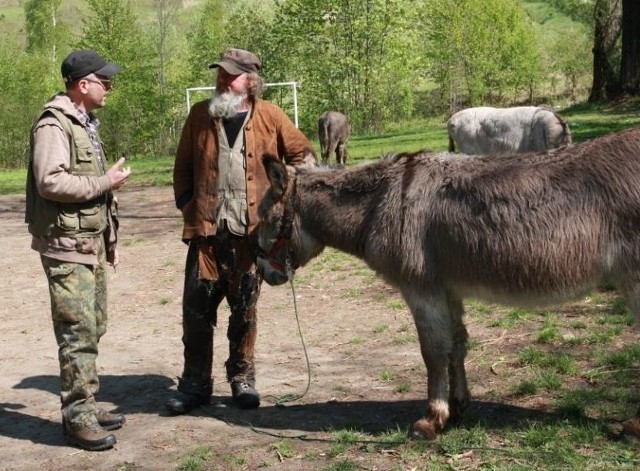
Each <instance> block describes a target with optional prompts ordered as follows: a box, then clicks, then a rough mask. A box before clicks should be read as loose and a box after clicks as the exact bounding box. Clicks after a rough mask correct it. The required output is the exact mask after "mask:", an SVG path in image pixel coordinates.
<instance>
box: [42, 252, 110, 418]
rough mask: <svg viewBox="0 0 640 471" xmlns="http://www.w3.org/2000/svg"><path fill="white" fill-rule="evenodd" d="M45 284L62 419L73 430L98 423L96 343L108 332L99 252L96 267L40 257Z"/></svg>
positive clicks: (102, 264)
mask: <svg viewBox="0 0 640 471" xmlns="http://www.w3.org/2000/svg"><path fill="white" fill-rule="evenodd" d="M41 261H42V266H43V268H44V271H45V273H46V275H47V280H48V282H49V294H50V297H51V315H52V319H53V329H54V333H55V336H56V342H57V343H58V360H59V363H60V401H61V403H62V405H61V411H62V417H63V418H64V420H66V422H67V423H68V424H69V425H70V426H72V427H73V428H82V427H85V426H89V425H94V424H97V423H98V421H97V419H96V410H97V409H96V402H95V395H96V394H97V393H98V389H99V387H100V383H99V380H98V373H97V370H96V358H97V356H98V342H99V341H100V338H101V337H102V336H103V335H104V333H105V332H106V330H107V282H106V273H105V264H104V250H103V251H102V260H101V263H100V264H99V265H96V266H92V265H82V264H79V263H71V262H62V261H60V260H54V259H51V258H48V257H41Z"/></svg>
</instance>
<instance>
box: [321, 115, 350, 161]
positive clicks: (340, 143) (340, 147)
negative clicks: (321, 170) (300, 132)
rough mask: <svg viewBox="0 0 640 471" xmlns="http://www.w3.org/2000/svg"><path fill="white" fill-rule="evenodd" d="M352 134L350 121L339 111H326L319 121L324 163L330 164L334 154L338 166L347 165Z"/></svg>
mask: <svg viewBox="0 0 640 471" xmlns="http://www.w3.org/2000/svg"><path fill="white" fill-rule="evenodd" d="M350 134H351V126H350V125H349V120H348V119H347V117H346V116H345V115H343V114H342V113H338V112H337V111H325V112H324V113H322V115H320V118H319V119H318V140H319V141H320V155H321V156H322V163H323V164H328V163H329V160H330V158H331V155H332V154H335V156H336V162H338V165H345V164H346V163H347V142H349V135H350Z"/></svg>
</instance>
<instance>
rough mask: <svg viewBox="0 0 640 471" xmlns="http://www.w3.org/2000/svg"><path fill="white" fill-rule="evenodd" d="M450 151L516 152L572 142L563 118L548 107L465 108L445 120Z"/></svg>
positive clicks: (559, 145)
mask: <svg viewBox="0 0 640 471" xmlns="http://www.w3.org/2000/svg"><path fill="white" fill-rule="evenodd" d="M447 131H448V133H449V152H454V151H456V149H457V151H458V152H461V153H463V154H478V155H487V154H492V155H495V154H516V153H521V152H535V151H542V150H548V149H554V148H557V147H561V146H566V145H569V144H571V131H570V130H569V125H568V124H567V122H566V121H565V119H564V118H563V117H562V116H560V115H559V114H558V113H556V112H555V111H554V110H553V108H551V107H547V106H518V107H514V108H491V107H487V106H484V107H479V108H467V109H464V110H462V111H458V112H457V113H455V114H453V115H452V116H451V118H449V120H448V121H447Z"/></svg>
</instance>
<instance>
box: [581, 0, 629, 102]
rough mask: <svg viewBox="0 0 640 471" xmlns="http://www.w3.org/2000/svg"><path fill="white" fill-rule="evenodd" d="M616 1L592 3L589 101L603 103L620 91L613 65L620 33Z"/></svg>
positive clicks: (606, 0)
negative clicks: (591, 79) (591, 56)
mask: <svg viewBox="0 0 640 471" xmlns="http://www.w3.org/2000/svg"><path fill="white" fill-rule="evenodd" d="M621 10H622V9H621V6H620V0H596V3H595V5H594V8H593V17H594V21H595V28H594V37H593V84H592V86H591V94H590V95H589V102H592V103H593V102H598V101H606V100H608V99H610V98H612V97H614V96H615V95H617V94H618V93H619V91H620V85H619V82H618V76H617V74H616V70H615V67H614V64H613V61H612V60H613V58H614V57H615V56H616V54H615V48H616V45H617V43H618V40H619V39H620V33H621V26H620V24H621Z"/></svg>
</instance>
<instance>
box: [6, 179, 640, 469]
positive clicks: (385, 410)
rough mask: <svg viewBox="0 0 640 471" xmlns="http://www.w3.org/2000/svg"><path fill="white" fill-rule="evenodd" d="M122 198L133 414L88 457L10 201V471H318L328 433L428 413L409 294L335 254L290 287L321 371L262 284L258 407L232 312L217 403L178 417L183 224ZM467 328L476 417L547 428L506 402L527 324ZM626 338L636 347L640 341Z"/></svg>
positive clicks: (153, 198)
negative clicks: (77, 439) (64, 415)
mask: <svg viewBox="0 0 640 471" xmlns="http://www.w3.org/2000/svg"><path fill="white" fill-rule="evenodd" d="M119 201H120V208H121V211H120V215H121V221H122V223H121V234H120V235H121V241H122V242H121V249H120V253H121V259H122V264H121V265H120V266H119V267H118V270H117V271H116V272H113V271H110V276H109V303H110V304H109V327H108V331H107V335H106V336H105V337H104V338H103V339H102V341H101V344H100V354H99V357H98V368H99V374H100V378H101V391H100V393H99V395H98V397H97V399H98V401H99V402H100V403H101V404H102V405H103V406H104V407H105V408H107V409H109V410H112V411H117V412H121V413H123V414H125V415H126V417H127V423H126V425H125V426H124V427H123V428H122V429H121V430H118V431H116V432H115V434H116V437H117V440H118V443H117V445H116V446H115V448H114V449H112V450H108V451H104V452H97V453H96V452H94V453H91V452H86V451H82V450H80V449H77V448H73V447H70V446H68V445H67V444H66V442H65V440H64V437H63V435H62V433H61V425H60V412H59V397H58V390H59V383H58V362H57V346H56V344H55V340H54V335H53V330H52V326H51V320H50V311H49V297H48V290H47V284H46V281H45V277H44V274H43V272H42V268H41V265H40V261H39V258H38V255H37V254H36V253H35V252H34V251H32V250H31V249H30V248H29V244H30V237H29V236H28V234H27V230H26V227H25V224H24V223H23V211H24V197H23V196H22V195H14V196H0V241H1V243H0V279H1V280H2V287H3V291H2V295H1V296H2V297H1V298H0V371H2V375H1V376H0V471H18V470H20V471H22V470H29V471H31V470H41V471H58V470H69V469H73V470H108V471H133V470H154V471H164V470H176V469H179V468H180V467H181V465H183V463H184V461H185V457H186V456H189V455H194V454H196V453H197V452H198V451H199V450H200V451H201V450H202V449H203V448H202V447H206V448H205V449H206V450H207V453H208V456H209V458H208V460H207V462H206V465H205V466H206V467H205V469H207V470H213V469H216V470H217V469H219V470H225V471H226V470H231V469H233V470H255V469H278V470H292V471H293V470H295V471H305V470H309V471H311V470H320V469H323V468H327V467H328V466H330V464H331V460H332V454H331V453H330V452H329V447H330V444H331V442H330V439H331V431H332V430H340V429H345V428H347V429H348V428H357V429H358V430H360V431H363V432H365V433H369V434H380V433H383V432H385V431H389V430H395V429H397V430H401V431H402V430H406V429H407V427H408V426H409V425H410V424H411V423H412V422H413V421H414V420H416V419H417V418H419V416H420V414H421V413H422V412H423V410H424V399H425V396H426V390H425V389H426V384H425V383H426V374H425V368H424V365H423V362H422V359H421V357H420V353H419V347H418V343H417V339H416V334H415V329H414V327H413V324H412V321H411V319H410V316H409V314H408V312H407V311H406V309H403V307H402V303H400V302H399V297H398V295H397V294H396V293H395V292H394V291H393V290H391V289H390V288H388V287H386V286H385V285H384V284H383V283H382V282H381V281H380V280H378V279H375V278H372V275H371V273H370V272H368V271H367V270H364V269H363V268H362V267H360V266H358V265H357V263H359V262H355V263H356V265H353V262H349V259H346V260H347V261H346V262H344V264H346V266H343V267H341V266H337V267H336V266H330V264H331V263H334V264H335V263H336V262H335V261H334V258H336V257H333V258H331V260H330V261H329V262H327V261H326V260H324V261H323V256H321V257H320V258H319V259H317V260H316V261H314V262H313V263H312V264H310V266H308V267H305V268H303V269H301V270H299V271H298V273H297V275H296V282H295V284H294V286H295V294H296V300H297V305H298V311H299V318H300V328H301V330H302V333H303V336H304V340H305V345H306V348H307V352H308V357H309V361H310V370H308V369H307V364H306V361H305V354H304V349H303V344H302V341H301V338H300V335H299V333H298V327H297V324H296V317H295V312H294V303H293V296H292V292H291V288H290V285H284V286H281V287H275V288H274V287H269V286H267V285H266V284H265V285H263V290H262V294H261V297H260V301H259V327H258V343H257V363H256V366H257V372H258V374H257V378H258V384H257V387H258V389H259V391H260V393H261V394H262V397H263V399H262V406H261V407H260V408H259V409H257V410H252V411H241V410H238V409H236V408H234V407H233V406H232V405H231V404H230V391H229V386H228V384H226V382H225V379H224V369H223V363H224V361H225V359H226V353H227V350H228V344H227V340H226V335H225V334H226V325H227V322H226V317H227V315H228V309H227V307H226V305H224V304H223V306H221V308H220V311H219V316H218V318H219V324H218V329H217V332H216V337H215V352H214V361H215V366H214V376H215V385H214V397H213V398H212V403H211V404H210V405H208V406H205V407H203V408H201V409H199V410H197V411H194V412H193V413H191V414H189V415H186V416H178V417H171V416H168V415H167V413H166V411H165V406H164V404H165V402H166V400H167V399H168V398H169V397H170V395H171V394H172V392H173V391H174V390H175V387H176V384H177V377H178V376H179V375H180V374H181V370H182V344H181V340H180V338H181V308H180V305H181V295H182V273H183V266H184V258H185V255H186V246H185V245H184V244H182V242H181V241H180V234H181V229H182V225H181V219H180V217H179V213H178V211H177V210H176V209H175V208H174V205H173V199H172V193H171V189H170V188H168V187H160V188H156V187H154V188H135V189H134V188H127V189H125V190H123V191H121V192H119ZM338 260H340V259H338ZM339 263H342V262H340V261H339V262H338V264H339ZM328 264H329V266H328ZM350 264H351V265H350ZM569 309H573V308H571V307H569ZM572 315H573V314H572ZM468 327H469V331H470V333H471V335H472V339H473V341H474V342H475V348H474V350H473V351H471V353H470V355H469V356H468V358H467V372H468V378H469V381H470V385H471V388H472V395H473V399H474V400H473V403H472V406H471V408H470V410H469V411H467V414H466V415H465V422H466V423H467V424H470V426H473V424H474V423H477V422H478V421H479V420H482V421H483V422H484V423H485V424H488V426H489V427H490V428H495V429H500V428H502V427H511V426H513V424H514V423H515V422H517V421H518V420H523V419H526V418H534V419H536V420H537V419H540V420H544V419H545V418H548V417H549V415H550V413H549V412H547V411H548V410H549V400H548V398H546V399H545V398H544V397H541V396H540V395H536V396H532V397H531V398H530V399H526V398H525V399H522V398H514V397H513V396H511V397H510V396H509V395H508V394H505V393H504V390H505V381H509V380H514V381H515V380H517V379H518V374H519V373H518V370H517V368H514V367H513V366H514V365H513V363H509V358H512V357H513V355H515V354H517V352H518V351H520V350H521V349H522V348H523V347H524V346H526V345H527V342H528V341H529V340H528V337H529V334H530V329H529V331H522V332H518V331H517V330H514V329H511V330H509V331H508V334H507V331H506V330H504V329H502V328H500V327H491V326H490V325H489V324H488V323H486V321H485V323H484V324H483V322H482V321H478V320H477V316H475V317H471V316H469V318H468ZM625 337H626V338H627V341H637V332H636V333H634V332H628V333H627V334H625ZM621 341H625V340H624V338H621ZM498 347H499V349H498ZM509 355H511V357H509ZM309 377H310V387H309V390H308V392H307V393H306V394H305V395H304V396H303V397H302V399H300V400H297V401H295V402H290V403H287V404H285V405H284V406H282V405H277V404H276V402H277V401H276V398H278V397H282V396H284V395H287V394H292V395H300V394H302V393H304V392H305V390H306V387H307V384H308V378H309ZM399 385H401V386H402V387H400V388H399ZM496 391H499V393H497V394H496ZM496 396H497V397H496ZM287 437H292V438H291V439H289V440H287ZM283 440H284V441H287V442H289V443H293V454H289V455H287V456H284V455H283V453H282V452H281V450H280V449H279V448H278V444H281V443H282V442H283ZM356 459H363V460H364V461H362V462H359V463H360V464H359V469H372V470H373V469H375V470H391V469H394V470H397V469H416V468H415V466H413V464H411V465H409V464H408V463H403V461H402V457H401V456H397V453H394V451H393V450H386V451H385V450H383V451H382V452H380V453H376V454H373V455H371V454H369V456H365V457H357V458H356ZM425 459H426V458H425ZM418 462H422V458H421V459H419V460H418ZM425 465H426V464H425ZM182 469H197V468H186V467H184V466H182ZM350 469H351V468H350ZM420 469H422V468H420Z"/></svg>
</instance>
